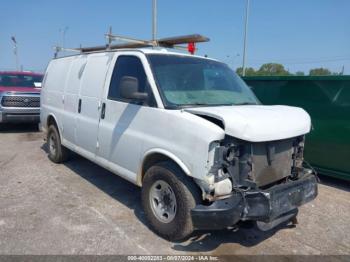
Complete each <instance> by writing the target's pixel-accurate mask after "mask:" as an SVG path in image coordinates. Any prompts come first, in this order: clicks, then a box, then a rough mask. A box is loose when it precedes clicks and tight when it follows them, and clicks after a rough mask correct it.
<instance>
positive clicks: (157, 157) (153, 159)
mask: <svg viewBox="0 0 350 262" xmlns="http://www.w3.org/2000/svg"><path fill="white" fill-rule="evenodd" d="M164 161H169V162H172V163H174V164H175V165H177V166H178V167H179V168H180V169H181V170H182V168H181V167H180V166H179V165H178V164H177V163H176V162H175V161H174V160H172V159H171V158H170V157H168V156H166V155H163V154H161V153H153V154H151V155H149V156H147V157H146V159H145V160H144V161H143V165H142V170H141V183H142V181H143V177H144V175H145V174H146V172H147V170H148V169H149V168H150V167H151V166H153V165H155V164H156V163H160V162H164Z"/></svg>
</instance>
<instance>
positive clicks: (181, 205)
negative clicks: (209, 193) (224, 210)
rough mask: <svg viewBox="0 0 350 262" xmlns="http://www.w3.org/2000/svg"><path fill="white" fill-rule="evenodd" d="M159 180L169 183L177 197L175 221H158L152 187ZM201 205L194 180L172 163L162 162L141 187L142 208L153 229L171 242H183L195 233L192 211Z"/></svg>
mask: <svg viewBox="0 0 350 262" xmlns="http://www.w3.org/2000/svg"><path fill="white" fill-rule="evenodd" d="M157 181H164V182H166V183H167V184H168V185H169V186H170V187H171V190H172V191H173V193H174V195H175V198H176V212H174V213H175V216H174V218H173V219H172V220H171V221H170V222H167V223H164V222H162V221H160V219H159V218H157V215H156V214H155V213H156V212H155V211H154V208H152V206H151V205H152V201H151V197H150V196H151V195H150V194H151V193H150V191H151V188H152V186H154V185H155V184H156V183H157ZM200 202H201V191H200V189H199V187H198V186H197V185H195V183H194V181H193V180H192V179H191V178H190V177H188V176H186V175H185V174H184V172H183V171H182V170H181V169H180V168H179V167H178V166H177V165H176V164H174V163H172V162H168V161H167V162H161V163H158V164H156V165H154V166H152V167H150V168H149V169H148V170H147V171H146V174H145V177H144V179H143V185H142V205H143V209H144V211H145V214H146V218H147V220H148V221H149V223H150V225H151V228H152V229H153V230H154V232H155V233H157V234H158V235H159V236H161V237H163V238H165V239H167V240H171V241H176V240H182V239H184V238H186V237H188V236H189V235H190V234H191V233H192V232H193V230H194V228H193V225H192V219H191V214H190V211H191V209H192V208H194V207H195V206H196V205H197V204H199V203H200Z"/></svg>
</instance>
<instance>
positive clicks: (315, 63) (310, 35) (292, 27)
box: [0, 0, 350, 74]
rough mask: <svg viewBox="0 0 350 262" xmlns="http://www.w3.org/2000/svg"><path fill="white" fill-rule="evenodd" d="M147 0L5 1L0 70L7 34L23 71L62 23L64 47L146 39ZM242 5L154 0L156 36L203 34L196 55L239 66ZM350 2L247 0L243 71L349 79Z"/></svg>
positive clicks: (9, 55) (223, 0)
mask: <svg viewBox="0 0 350 262" xmlns="http://www.w3.org/2000/svg"><path fill="white" fill-rule="evenodd" d="M151 3H152V0H127V1H125V0H123V1H122V0H100V1H97V0H95V1H92V0H85V1H83V0H74V1H73V0H71V1H68V0H60V1H50V0H32V1H24V0H22V1H20V0H4V1H2V2H1V5H0V70H1V69H14V68H15V59H14V55H13V49H12V43H11V40H10V37H11V36H12V35H15V36H16V38H17V41H18V45H19V56H20V63H21V64H22V65H23V66H24V69H27V70H29V69H31V70H35V71H43V70H45V68H46V65H47V63H48V62H49V60H50V59H51V58H52V57H53V49H52V47H53V46H54V45H56V44H57V43H61V42H62V40H61V34H60V32H59V30H60V28H64V27H65V26H68V27H69V29H68V30H67V32H66V37H65V39H66V40H65V43H66V46H67V47H78V46H79V45H80V44H82V45H83V46H92V45H99V44H104V43H105V39H104V33H106V32H107V29H108V26H110V25H111V26H112V27H113V32H114V33H118V34H122V35H128V36H132V37H135V38H142V39H148V38H151V34H152V32H151V13H152V12H151V6H152V4H151ZM244 8H245V0H216V1H214V0H187V1H185V0H177V1H170V0H158V22H159V23H158V36H159V37H167V36H174V35H183V34H189V33H201V34H204V35H206V36H209V37H210V38H211V41H210V42H209V43H205V44H201V45H199V46H198V48H199V51H198V53H199V54H201V55H204V54H207V55H208V56H209V57H213V58H217V59H219V60H222V61H224V62H226V63H228V64H229V65H230V66H231V67H234V68H236V67H238V66H240V65H241V64H242V52H243V51H242V49H243V24H244ZM349 11H350V1H348V0H283V1H281V0H251V5H250V20H249V32H248V49H247V66H252V67H255V68H256V67H259V66H260V65H261V64H262V63H265V62H279V63H282V64H284V65H285V67H286V68H288V69H289V70H290V71H292V72H295V71H298V70H301V71H305V72H308V70H309V69H310V68H314V67H321V66H322V67H327V68H329V69H331V70H332V71H337V72H339V71H340V70H341V69H342V66H343V65H344V67H345V73H346V74H350V15H349Z"/></svg>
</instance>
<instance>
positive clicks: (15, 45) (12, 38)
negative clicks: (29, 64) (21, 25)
mask: <svg viewBox="0 0 350 262" xmlns="http://www.w3.org/2000/svg"><path fill="white" fill-rule="evenodd" d="M11 40H12V42H13V53H14V55H15V59H16V69H17V71H19V70H20V68H19V58H18V47H17V40H16V38H15V37H14V36H11Z"/></svg>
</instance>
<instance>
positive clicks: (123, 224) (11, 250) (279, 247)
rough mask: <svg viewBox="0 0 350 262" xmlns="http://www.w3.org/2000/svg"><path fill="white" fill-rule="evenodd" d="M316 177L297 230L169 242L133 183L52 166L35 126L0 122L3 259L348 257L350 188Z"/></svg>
mask: <svg viewBox="0 0 350 262" xmlns="http://www.w3.org/2000/svg"><path fill="white" fill-rule="evenodd" d="M130 161H132V160H130ZM320 178H321V184H320V186H319V196H318V197H317V199H316V200H315V201H313V202H311V203H308V204H306V205H305V206H303V207H302V208H301V209H300V211H299V215H298V222H299V224H297V225H296V226H293V225H283V226H280V227H279V228H277V229H275V230H272V231H269V232H261V231H258V230H257V229H256V228H250V227H248V226H247V227H246V228H241V229H239V230H238V231H235V230H232V229H227V230H220V231H199V232H195V233H194V234H193V236H192V237H191V238H190V239H188V240H187V241H185V242H180V243H173V242H168V241H166V240H164V239H162V238H160V237H158V236H157V235H155V234H154V233H153V232H152V231H151V230H150V229H149V228H148V225H147V223H146V221H145V215H144V213H143V211H142V208H141V203H140V189H139V188H138V187H137V186H134V185H133V184H131V183H129V182H127V181H125V180H123V179H122V178H119V177H118V176H117V175H114V174H112V173H111V172H109V171H107V170H105V169H103V168H101V167H99V166H97V165H95V164H94V163H92V162H90V161H88V160H86V159H84V158H82V157H80V156H78V155H73V157H72V158H71V160H70V161H68V162H66V163H64V164H59V165H57V164H54V163H52V162H51V161H49V159H48V158H47V153H46V145H45V141H44V140H43V134H42V133H41V132H39V131H38V130H37V128H36V126H35V125H2V126H1V127H0V254H37V255H38V254H39V255H40V254H45V255H48V254H55V255H58V254H93V255H101V254H126V255H130V254H145V255H156V254H165V255H168V254H178V255H184V254H208V255H209V254H211V255H224V254H226V255H232V254H235V255H246V254H248V255H252V254H264V255H276V254H277V255H295V254H298V255H305V254H314V255H324V254H327V255H344V254H347V255H350V183H349V182H346V181H341V180H337V179H332V178H328V177H323V176H321V177H320Z"/></svg>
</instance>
